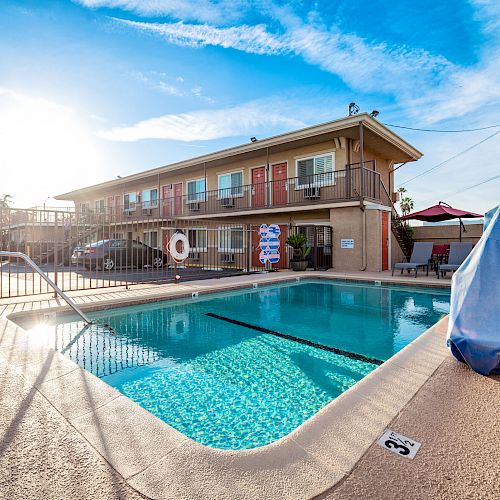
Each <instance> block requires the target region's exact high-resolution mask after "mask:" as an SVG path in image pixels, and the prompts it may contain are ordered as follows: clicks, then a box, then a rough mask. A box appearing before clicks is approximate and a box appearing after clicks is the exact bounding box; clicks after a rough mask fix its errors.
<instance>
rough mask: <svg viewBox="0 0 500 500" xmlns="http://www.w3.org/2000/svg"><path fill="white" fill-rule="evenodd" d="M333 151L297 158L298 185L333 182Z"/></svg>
mask: <svg viewBox="0 0 500 500" xmlns="http://www.w3.org/2000/svg"><path fill="white" fill-rule="evenodd" d="M333 165H334V156H333V153H330V154H328V155H321V156H313V157H312V158H303V159H301V160H297V178H298V179H297V185H298V186H299V187H304V186H310V185H322V184H331V183H332V181H333Z"/></svg>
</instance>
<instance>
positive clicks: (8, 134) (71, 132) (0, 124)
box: [0, 89, 102, 206]
mask: <svg viewBox="0 0 500 500" xmlns="http://www.w3.org/2000/svg"><path fill="white" fill-rule="evenodd" d="M0 108H1V110H2V112H1V114H0V137H2V140H1V141H0V166H1V170H2V173H4V172H5V173H6V174H7V175H6V177H5V178H4V181H3V182H2V189H1V192H0V194H4V193H7V194H10V193H12V194H15V199H14V201H15V203H16V205H17V206H19V205H33V204H34V203H38V204H42V203H43V202H44V200H45V199H46V198H47V197H49V196H53V195H56V194H59V193H61V192H64V191H67V190H69V189H71V188H73V187H77V186H81V185H85V184H92V183H93V182H94V180H95V179H96V176H97V174H98V170H99V166H100V164H102V155H100V154H99V152H98V146H97V143H96V139H94V138H93V136H92V133H91V131H90V130H89V129H88V128H87V126H86V124H85V123H84V122H83V120H82V119H81V118H80V117H79V116H78V113H77V112H76V111H75V110H74V109H71V108H68V107H65V106H61V105H59V104H57V103H55V102H52V101H49V100H46V99H41V98H35V97H31V96H27V95H24V94H18V93H15V92H12V91H8V90H3V89H0ZM20 186H21V187H22V189H20ZM19 193H22V194H21V195H20V194H19ZM52 204H53V203H52Z"/></svg>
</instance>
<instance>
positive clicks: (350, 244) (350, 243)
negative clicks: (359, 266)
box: [340, 239, 354, 248]
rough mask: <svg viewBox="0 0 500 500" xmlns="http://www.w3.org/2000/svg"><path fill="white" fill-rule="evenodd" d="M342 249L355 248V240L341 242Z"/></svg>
mask: <svg viewBox="0 0 500 500" xmlns="http://www.w3.org/2000/svg"><path fill="white" fill-rule="evenodd" d="M340 248H354V240H352V239H346V240H340Z"/></svg>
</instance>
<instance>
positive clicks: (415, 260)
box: [392, 241, 434, 278]
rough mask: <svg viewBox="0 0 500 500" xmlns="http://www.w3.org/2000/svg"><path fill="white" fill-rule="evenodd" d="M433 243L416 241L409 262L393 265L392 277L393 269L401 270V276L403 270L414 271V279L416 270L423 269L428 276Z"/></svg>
mask: <svg viewBox="0 0 500 500" xmlns="http://www.w3.org/2000/svg"><path fill="white" fill-rule="evenodd" d="M433 246H434V243H432V242H429V243H427V242H421V241H418V242H416V243H415V244H414V245H413V251H412V253H411V257H410V262H398V263H396V264H394V267H393V268H392V275H393V276H394V270H395V269H401V274H403V271H404V270H407V271H408V272H410V271H413V270H415V278H416V277H417V273H418V268H419V267H425V268H426V269H427V276H429V266H430V260H431V256H432V247H433Z"/></svg>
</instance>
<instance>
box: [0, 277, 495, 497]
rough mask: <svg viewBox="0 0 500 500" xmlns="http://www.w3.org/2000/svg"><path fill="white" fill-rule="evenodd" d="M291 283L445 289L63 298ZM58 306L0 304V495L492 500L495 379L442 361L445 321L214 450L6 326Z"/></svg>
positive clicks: (229, 281) (241, 280) (236, 280)
mask: <svg viewBox="0 0 500 500" xmlns="http://www.w3.org/2000/svg"><path fill="white" fill-rule="evenodd" d="M299 276H300V277H313V276H318V277H329V278H341V279H354V280H362V281H367V280H368V281H370V280H371V281H382V282H391V283H400V284H410V285H417V284H418V285H421V286H441V287H442V286H449V284H450V280H449V279H444V280H437V279H436V278H430V277H429V278H427V277H425V276H423V277H420V276H419V277H418V278H417V279H414V278H411V277H407V276H403V277H401V276H400V275H397V276H394V278H391V276H390V274H386V273H376V274H375V273H373V274H370V273H361V272H360V273H349V274H343V273H335V272H324V273H312V272H307V273H290V272H284V273H281V272H280V273H272V274H269V275H253V276H241V277H232V278H223V279H219V280H204V281H200V282H187V283H181V284H171V285H158V286H151V285H145V286H140V285H137V286H134V287H132V288H131V289H130V290H124V289H116V288H115V289H103V290H92V291H86V292H83V291H79V292H75V293H73V294H71V295H72V296H74V298H75V300H76V301H77V302H78V303H80V304H82V305H83V307H85V308H87V309H96V308H107V307H110V306H111V305H116V304H117V303H121V304H123V303H133V302H137V301H139V302H148V301H151V300H158V299H159V298H175V297H179V296H191V294H192V293H193V292H198V293H200V294H201V293H208V292H210V291H213V290H214V289H217V290H220V289H223V290H229V289H234V288H240V287H245V286H252V284H253V283H255V282H259V283H269V282H273V281H281V280H283V279H295V278H297V277H299ZM60 305H61V304H60V301H59V300H56V299H53V298H51V297H50V296H45V297H40V296H36V297H22V298H16V299H8V300H6V299H3V300H0V498H6V499H7V498H8V499H18V498H19V499H30V498H34V499H39V498H44V499H52V498H72V499H80V498H82V499H87V498H89V499H90V498H92V499H94V498H99V499H108V498H110V499H114V498H120V499H122V498H127V499H128V498H131V499H136V498H168V499H170V498H186V499H187V498H190V499H193V498H200V499H202V498H217V499H219V498H220V499H223V498H228V499H233V498H252V499H253V498H259V499H264V498H272V499H278V498H292V499H295V498H316V497H317V498H328V499H330V498H331V499H341V498H349V499H350V498H361V497H364V498H365V497H368V498H370V496H371V497H372V498H384V499H388V498H395V499H396V498H419V499H420V498H423V499H425V498H445V499H447V498H450V499H451V498H454V499H456V498H481V499H483V498H484V499H488V498H492V499H493V498H498V491H500V460H499V458H500V452H499V451H498V443H499V442H500V425H499V424H500V414H499V412H498V401H500V377H482V376H480V375H478V374H475V373H474V372H472V371H471V370H469V369H468V368H467V367H466V366H464V365H462V364H459V363H458V362H456V361H455V360H454V359H453V358H451V356H450V355H449V354H448V352H447V350H446V348H445V347H444V338H445V329H446V319H444V320H441V321H440V322H439V323H438V324H437V325H435V326H434V327H433V328H431V329H430V330H428V331H427V332H426V333H425V334H424V335H422V336H421V337H419V338H418V339H416V340H415V341H414V342H412V343H411V344H409V345H408V346H407V347H406V348H405V349H403V350H402V351H401V352H400V353H398V354H397V355H395V356H394V357H393V358H391V359H390V360H389V361H387V362H386V363H384V365H382V366H381V367H379V368H378V369H376V370H375V371H374V372H372V373H371V374H370V375H368V376H367V377H365V378H364V379H363V380H361V381H360V382H358V384H356V385H355V386H353V387H352V388H351V389H350V390H348V391H346V392H345V393H344V394H342V395H341V396H340V397H339V398H337V399H336V400H334V401H333V402H332V403H330V404H329V405H327V406H326V407H324V408H323V409H322V410H321V411H320V412H318V413H317V414H316V415H314V416H313V417H312V418H311V419H309V420H308V421H307V422H305V423H304V424H303V425H302V426H300V427H299V428H298V429H296V430H295V431H294V432H292V433H291V434H290V435H289V436H286V437H285V438H282V439H281V440H279V441H277V442H275V443H273V444H271V445H269V446H266V447H262V448H257V449H255V450H245V451H223V450H213V449H210V448H206V447H204V446H202V445H200V444H198V443H195V442H194V441H192V440H190V439H188V438H186V437H185V436H183V435H182V434H180V433H178V432H177V431H175V430H174V429H172V428H171V427H170V426H168V425H167V424H165V423H163V422H161V421H160V420H158V419H156V418H155V417H153V416H152V415H151V414H150V413H148V412H147V411H145V410H143V409H142V408H140V407H139V406H138V405H136V404H135V403H133V402H132V401H130V400H129V399H128V398H126V397H124V396H122V395H120V394H119V393H118V392H117V391H115V390H114V389H112V388H111V387H109V386H107V385H106V384H104V382H102V381H101V380H99V379H97V378H96V377H94V376H92V375H90V374H89V373H87V372H85V371H84V370H82V369H80V368H79V367H77V365H75V364H74V363H73V362H71V361H70V360H69V359H67V358H65V357H64V356H62V355H60V354H58V353H56V352H55V351H53V350H50V349H48V348H46V347H45V346H40V345H37V344H36V342H34V341H33V340H32V339H30V338H28V336H27V335H26V334H25V332H24V331H23V330H22V329H21V328H20V327H19V326H17V325H16V324H15V323H13V322H12V321H10V320H8V319H7V316H8V315H11V314H12V313H23V314H27V313H28V314H30V312H31V314H33V313H35V312H36V314H40V313H39V310H40V309H47V308H50V309H51V311H54V310H58V309H59V306H60ZM386 428H390V429H392V430H395V431H397V432H400V433H401V434H404V435H405V436H408V437H411V438H413V439H415V440H417V441H419V442H421V443H422V447H421V449H420V451H419V452H418V454H417V456H416V458H415V459H413V460H409V459H406V458H403V457H400V456H398V455H396V454H393V453H391V452H389V451H387V450H384V449H382V448H380V447H379V446H378V445H377V444H374V442H375V441H376V440H377V439H378V437H379V436H380V435H381V434H382V432H383V431H384V429H386Z"/></svg>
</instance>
